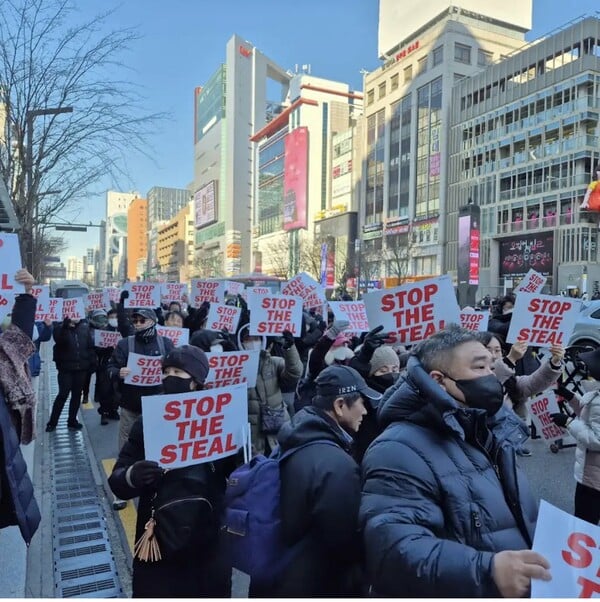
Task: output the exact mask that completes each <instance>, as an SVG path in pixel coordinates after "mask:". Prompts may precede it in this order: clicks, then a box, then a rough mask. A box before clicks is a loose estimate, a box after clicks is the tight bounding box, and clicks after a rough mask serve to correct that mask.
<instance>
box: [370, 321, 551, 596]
mask: <svg viewBox="0 0 600 602" xmlns="http://www.w3.org/2000/svg"><path fill="white" fill-rule="evenodd" d="M491 366H492V357H491V354H490V353H489V351H488V350H487V349H486V348H485V347H484V346H483V345H482V344H481V343H480V342H479V341H478V339H477V333H473V332H470V331H467V330H464V329H462V328H460V327H457V326H451V327H448V328H447V329H445V330H443V331H441V332H438V333H437V334H435V335H433V336H432V337H430V338H429V339H427V340H426V341H423V342H421V343H420V344H419V345H418V346H417V348H416V349H415V350H414V352H413V355H412V356H411V357H410V359H409V361H408V367H407V376H406V379H405V380H404V381H403V382H402V383H400V384H398V386H394V387H392V388H391V389H389V390H388V395H386V396H384V399H383V400H382V401H381V403H380V405H379V412H378V419H379V422H380V426H382V427H383V428H385V430H384V432H383V433H382V434H381V435H379V437H377V438H376V439H375V441H374V442H373V443H372V444H371V446H370V447H369V449H368V450H367V452H366V454H365V456H364V459H363V463H362V472H363V488H362V500H361V511H360V522H361V525H362V526H363V528H364V537H365V544H366V559H367V566H368V568H369V571H370V576H371V584H372V586H373V589H374V590H375V593H376V594H377V595H378V596H383V597H399V596H403V597H439V596H444V597H464V598H471V597H473V598H482V597H501V596H502V597H511V598H512V597H515V598H516V597H522V596H526V595H527V594H528V592H529V588H530V585H531V579H544V580H549V579H550V578H551V577H550V574H549V571H548V568H549V565H548V562H547V561H546V560H545V558H543V557H542V556H541V555H539V554H537V553H536V552H532V551H531V550H530V548H531V545H532V541H533V532H534V528H535V521H536V518H537V504H536V502H535V499H534V498H533V496H532V495H531V492H530V491H529V487H528V484H527V482H526V479H525V477H524V475H523V474H522V473H521V472H520V470H519V469H518V467H517V466H516V462H515V452H514V449H513V447H512V445H511V444H510V443H508V442H506V441H502V440H499V439H497V438H496V437H495V436H494V433H493V432H492V431H490V430H489V429H488V426H487V421H488V415H489V414H493V413H495V412H496V411H497V409H498V408H499V407H500V405H501V404H502V399H503V391H502V386H501V385H500V383H499V381H498V379H497V378H496V377H495V376H494V374H493V372H492V370H491ZM398 575H402V578H400V579H399V578H398Z"/></svg>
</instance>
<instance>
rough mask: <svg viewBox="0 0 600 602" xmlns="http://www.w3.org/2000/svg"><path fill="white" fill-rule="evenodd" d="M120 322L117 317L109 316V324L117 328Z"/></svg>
mask: <svg viewBox="0 0 600 602" xmlns="http://www.w3.org/2000/svg"><path fill="white" fill-rule="evenodd" d="M118 324H119V321H118V320H117V319H116V318H109V320H108V325H109V326H112V327H113V328H116V327H117V326H118Z"/></svg>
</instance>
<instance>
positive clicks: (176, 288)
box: [160, 282, 188, 303]
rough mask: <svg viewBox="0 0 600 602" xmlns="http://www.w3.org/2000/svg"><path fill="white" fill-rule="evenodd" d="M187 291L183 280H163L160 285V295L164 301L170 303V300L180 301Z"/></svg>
mask: <svg viewBox="0 0 600 602" xmlns="http://www.w3.org/2000/svg"><path fill="white" fill-rule="evenodd" d="M187 292H188V290H187V284H186V283H185V282H163V283H162V284H161V285H160V296H161V299H162V301H164V302H165V303H170V302H171V301H177V302H178V303H181V302H182V301H183V296H184V295H187Z"/></svg>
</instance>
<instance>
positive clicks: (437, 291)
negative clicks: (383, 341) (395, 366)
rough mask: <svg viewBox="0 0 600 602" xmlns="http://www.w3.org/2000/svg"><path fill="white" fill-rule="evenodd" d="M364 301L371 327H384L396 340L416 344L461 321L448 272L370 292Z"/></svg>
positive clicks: (391, 337) (394, 340)
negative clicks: (444, 274)
mask: <svg viewBox="0 0 600 602" xmlns="http://www.w3.org/2000/svg"><path fill="white" fill-rule="evenodd" d="M363 300H364V302H365V308H366V311H367V317H368V318H369V328H370V329H373V328H376V327H377V326H380V325H381V326H383V330H384V332H389V333H390V339H391V340H392V341H393V342H397V343H417V342H418V341H422V340H424V339H426V338H428V337H430V336H431V335H432V334H434V333H436V332H438V331H439V330H442V329H443V328H445V327H446V326H447V325H448V324H460V308H459V306H458V302H457V301H456V294H455V293H454V287H453V286H452V280H451V279H450V276H447V275H446V276H440V277H439V278H431V279H428V280H421V281H420V282H415V283H411V284H404V285H402V286H398V287H396V288H392V289H384V290H380V291H374V292H371V293H367V294H366V295H365V296H364V298H363Z"/></svg>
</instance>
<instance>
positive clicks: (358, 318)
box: [323, 301, 369, 333]
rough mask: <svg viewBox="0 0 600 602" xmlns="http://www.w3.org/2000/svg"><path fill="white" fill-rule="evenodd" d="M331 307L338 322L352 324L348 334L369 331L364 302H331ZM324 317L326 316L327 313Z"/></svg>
mask: <svg viewBox="0 0 600 602" xmlns="http://www.w3.org/2000/svg"><path fill="white" fill-rule="evenodd" d="M329 307H331V311H332V312H333V316H334V318H335V319H336V320H344V321H346V322H350V326H348V330H347V331H346V332H354V333H361V332H367V331H368V330H369V320H368V318H367V311H366V309H365V303H364V301H330V302H329ZM323 315H326V314H325V312H323Z"/></svg>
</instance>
